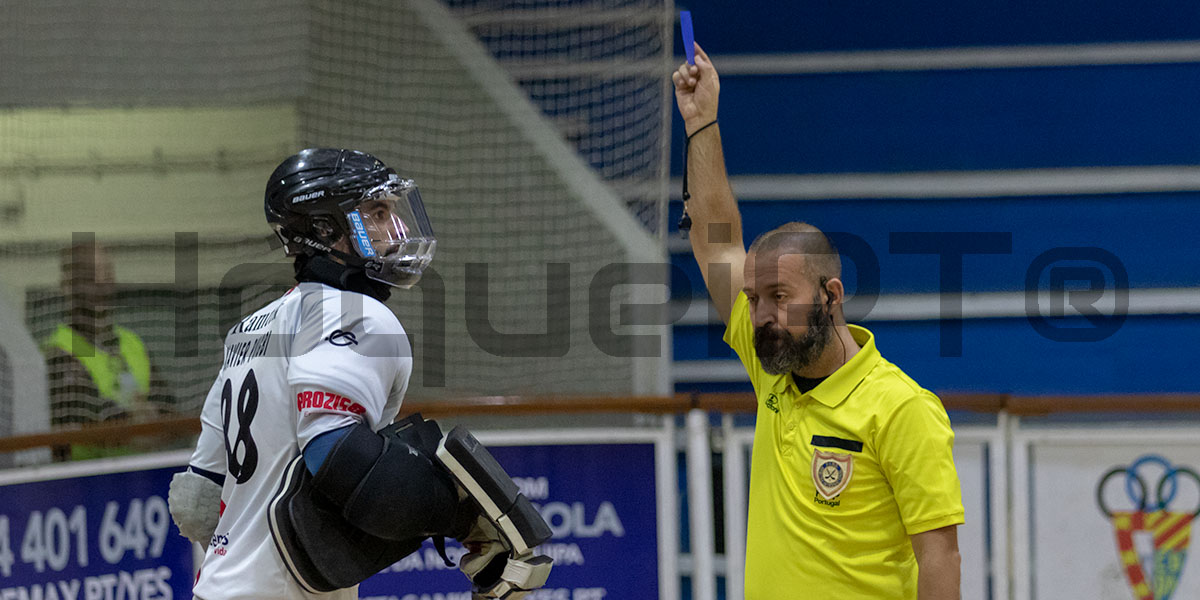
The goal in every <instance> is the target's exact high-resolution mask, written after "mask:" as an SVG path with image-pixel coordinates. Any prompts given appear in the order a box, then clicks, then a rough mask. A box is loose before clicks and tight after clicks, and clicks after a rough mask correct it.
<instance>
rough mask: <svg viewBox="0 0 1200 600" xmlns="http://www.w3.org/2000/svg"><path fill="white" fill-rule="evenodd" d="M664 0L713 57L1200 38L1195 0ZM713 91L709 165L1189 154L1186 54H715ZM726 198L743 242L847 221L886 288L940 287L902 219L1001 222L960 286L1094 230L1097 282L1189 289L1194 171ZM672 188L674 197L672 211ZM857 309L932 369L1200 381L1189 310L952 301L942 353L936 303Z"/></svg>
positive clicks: (821, 165)
mask: <svg viewBox="0 0 1200 600" xmlns="http://www.w3.org/2000/svg"><path fill="white" fill-rule="evenodd" d="M679 8H681V9H689V10H691V11H692V12H693V19H694V21H695V25H696V39H697V41H699V42H700V43H701V44H702V45H703V46H704V47H705V49H706V50H707V51H709V53H710V54H711V55H712V57H713V60H714V62H715V64H716V65H717V67H718V69H720V68H721V61H722V58H725V57H729V56H733V55H736V54H759V53H773V54H782V55H786V54H790V53H807V52H820V51H845V50H913V49H923V48H952V47H959V46H1007V47H1013V48H1020V47H1022V46H1028V45H1042V44H1050V45H1069V44H1078V43H1114V42H1120V43H1158V42H1171V41H1195V40H1200V4H1197V3H1194V2H1151V3H1130V2H1117V1H1113V0H1105V1H1102V2H1099V3H1097V2H1094V1H1093V2H1084V1H1082V0H1065V1H1064V2H1055V3H1044V2H1026V1H1022V2H1008V3H1000V4H997V3H994V2H980V1H977V0H965V1H961V2H954V3H928V2H917V1H915V0H900V1H899V2H888V3H879V2H850V3H846V2H839V3H820V2H818V3H800V4H796V3H790V2H787V3H785V2H749V3H731V2H716V1H705V2H688V3H686V4H683V5H680V6H679ZM676 46H677V51H678V52H680V53H681V47H680V46H679V44H678V42H677V43H676ZM1068 50H1069V48H1068ZM731 62H733V61H731ZM721 92H722V94H721V113H720V118H721V130H722V137H723V140H724V142H725V150H726V160H727V165H728V169H729V172H730V174H731V175H732V176H735V177H741V178H751V179H752V178H754V177H757V176H763V175H768V176H769V175H807V174H833V175H843V176H851V175H853V174H855V173H914V172H921V173H927V174H928V173H937V172H953V171H993V170H995V171H1004V170H1013V169H1035V168H1036V169H1062V168H1079V167H1100V168H1104V167H1147V166H1156V167H1157V166H1175V167H1197V166H1200V110H1198V109H1197V102H1196V100H1197V99H1198V98H1200V61H1198V62H1192V63H1187V62H1184V63H1168V62H1164V63H1160V64H1127V65H1119V64H1112V65H1095V64H1080V65H1078V66H1052V67H1043V66H1030V67H1025V68H991V69H959V70H919V69H917V70H910V71H886V72H883V71H880V72H834V73H826V74H811V73H808V74H805V73H794V74H781V75H770V76H767V75H753V74H745V75H743V74H739V73H737V72H736V71H734V72H727V71H722V73H721ZM673 119H674V121H673V127H674V132H675V133H674V135H673V136H672V141H673V143H674V148H673V150H672V173H673V174H674V175H675V176H678V175H679V173H680V172H681V156H680V154H681V151H682V148H681V142H682V139H683V134H682V127H681V125H682V124H681V122H680V121H679V118H678V114H677V113H674V117H673ZM742 200H743V201H742V202H741V204H740V208H741V211H742V217H743V224H744V229H745V238H746V242H747V243H749V241H750V240H751V239H753V237H754V236H755V235H757V234H759V233H761V232H763V231H766V230H768V229H770V228H772V227H774V226H777V225H779V224H781V223H784V222H787V221H794V220H802V221H807V222H810V223H813V224H815V225H817V226H819V227H821V228H822V229H824V230H825V231H827V232H830V233H831V234H835V235H843V236H851V241H853V240H861V242H862V248H863V250H860V251H859V252H857V253H855V252H851V253H849V254H850V255H851V257H852V258H853V257H854V256H855V255H856V254H858V255H861V254H862V253H863V252H866V253H867V254H868V255H869V258H871V259H872V260H876V261H877V262H878V282H879V283H878V292H879V293H881V294H884V295H887V294H911V293H933V292H938V291H940V290H944V289H945V288H944V286H943V283H942V282H940V279H939V277H940V275H939V269H938V266H939V263H938V258H937V257H936V256H933V255H916V254H905V253H902V252H900V251H899V248H898V247H897V244H901V245H902V242H903V240H902V239H899V238H902V237H903V236H904V235H905V234H906V233H909V232H925V233H926V236H923V238H922V239H928V236H940V237H938V238H935V239H941V240H945V239H947V236H951V235H954V234H955V233H958V234H961V233H962V232H986V233H990V234H1001V239H1005V240H1006V239H1011V250H1009V251H1005V252H1001V253H995V254H986V255H971V256H968V257H967V258H966V260H965V263H964V264H965V267H964V272H963V278H962V286H963V289H964V290H966V291H969V292H1016V291H1023V290H1025V289H1026V279H1027V277H1028V276H1029V272H1030V270H1031V265H1032V264H1033V263H1034V262H1035V260H1036V259H1037V257H1039V255H1042V254H1043V253H1044V252H1047V251H1049V250H1052V249H1054V248H1063V247H1087V248H1098V249H1100V253H1099V255H1102V256H1104V257H1106V258H1105V260H1106V261H1108V263H1116V264H1115V265H1114V264H1103V265H1100V268H1101V270H1102V271H1103V272H1105V273H1106V274H1107V276H1106V283H1107V284H1108V285H1114V284H1115V282H1116V281H1117V279H1118V275H1117V274H1116V273H1118V272H1120V271H1122V270H1123V271H1124V276H1125V278H1126V279H1127V283H1126V285H1128V286H1129V287H1130V288H1132V289H1134V290H1137V289H1140V288H1184V289H1185V290H1186V289H1191V290H1193V291H1197V292H1200V236H1197V228H1198V226H1200V186H1196V189H1190V188H1185V190H1184V191H1167V190H1163V191H1159V192H1153V191H1152V192H1146V193H1108V194H1104V193H1094V192H1086V193H1085V192H1083V191H1082V190H1081V191H1080V192H1079V193H1077V194H1072V195H1057V196H1030V197H1011V198H1009V197H1002V198H992V197H979V198H971V197H963V198H930V199H894V198H855V199H836V200H802V199H798V198H797V199H786V198H785V199H782V200H780V199H775V200H769V201H768V200H762V199H756V198H749V197H745V198H742ZM679 210H680V204H679V203H678V202H675V203H673V204H672V207H671V217H670V223H671V224H672V226H673V225H674V223H675V222H676V221H677V220H678V216H679ZM898 236H899V237H898ZM1009 236H1011V238H1009ZM981 237H982V236H981V235H968V236H965V237H964V238H963V240H964V241H966V242H978V241H979V239H981ZM835 240H836V237H835ZM848 245H849V244H843V248H846V247H847V246H848ZM671 260H672V263H673V265H675V267H676V269H674V274H673V278H672V293H673V296H674V298H675V299H677V300H679V301H680V302H682V301H685V300H687V299H689V298H693V297H700V298H703V297H705V296H706V295H707V293H706V291H705V290H704V285H703V280H702V279H701V277H700V274H699V271H698V268H697V267H696V265H695V263H694V261H693V260H692V257H691V255H690V253H687V252H679V253H676V254H673V255H672V257H671ZM867 262H868V263H869V262H870V260H868V261H867ZM1069 262H1070V264H1072V265H1074V266H1083V265H1084V264H1085V263H1086V262H1087V261H1083V260H1074V261H1069ZM845 265H846V272H845V280H846V281H847V284H848V287H849V289H850V290H851V291H852V292H853V291H856V290H858V291H871V290H870V289H869V288H870V287H871V286H870V285H869V283H870V281H871V278H870V277H863V275H864V273H860V272H859V269H860V268H863V265H861V264H856V262H855V261H854V260H847V261H845ZM1035 271H1036V270H1035ZM1039 281H1041V282H1043V283H1042V284H1041V285H1044V281H1045V279H1044V278H1043V279H1041V280H1039ZM859 288H862V289H861V290H860V289H859ZM866 324H867V325H868V326H869V327H870V328H871V329H873V330H874V331H875V333H876V334H877V336H878V344H879V347H880V348H881V350H882V351H883V352H884V355H885V356H887V357H888V358H889V359H890V360H892V361H893V362H895V363H897V364H899V365H900V366H901V367H902V368H904V369H905V370H906V371H908V372H909V373H910V374H911V375H913V377H914V378H916V379H917V380H918V381H919V382H921V383H922V384H923V385H925V386H926V387H929V388H931V389H934V390H939V391H979V392H1001V393H1005V392H1007V393H1018V394H1104V393H1134V392H1139V393H1140V392H1200V374H1198V372H1196V371H1195V370H1194V369H1191V368H1190V367H1191V362H1192V360H1191V358H1190V357H1191V356H1192V355H1194V353H1192V352H1189V351H1188V350H1186V348H1187V347H1188V346H1189V345H1190V342H1189V340H1191V339H1195V337H1196V335H1197V334H1200V316H1198V315H1187V314H1146V315H1140V314H1139V315H1131V316H1129V317H1128V318H1127V319H1126V320H1125V321H1124V323H1123V324H1122V325H1121V327H1120V328H1119V329H1118V330H1117V331H1116V332H1115V333H1113V334H1112V335H1111V336H1109V337H1107V338H1105V339H1103V340H1098V341H1091V342H1065V341H1055V340H1052V339H1047V338H1046V337H1043V336H1042V335H1041V334H1039V333H1038V332H1037V331H1035V329H1034V328H1033V326H1032V325H1031V324H1030V323H1029V321H1028V320H1027V319H1025V318H1001V317H993V318H978V319H967V320H965V321H963V322H961V323H960V325H961V331H962V333H961V340H962V344H961V353H959V352H954V351H952V352H950V354H961V355H960V356H947V355H946V352H945V347H944V345H943V340H942V337H941V336H942V332H943V330H944V325H945V324H944V323H940V322H938V321H936V320H913V321H870V322H868V323H866ZM1065 324H1068V323H1067V322H1060V323H1058V325H1065ZM721 331H722V327H721V326H720V325H719V324H715V325H677V326H676V327H675V345H674V351H675V358H676V360H677V361H689V360H714V359H716V360H733V359H732V356H731V354H730V353H729V351H728V349H727V348H725V347H724V345H723V343H722V342H721V341H720V336H721ZM1181 348H1183V349H1181ZM677 388H678V389H680V390H712V391H715V390H743V389H748V387H747V385H746V383H745V382H744V380H741V379H738V380H731V381H726V382H718V383H696V382H687V381H681V382H678V383H677Z"/></svg>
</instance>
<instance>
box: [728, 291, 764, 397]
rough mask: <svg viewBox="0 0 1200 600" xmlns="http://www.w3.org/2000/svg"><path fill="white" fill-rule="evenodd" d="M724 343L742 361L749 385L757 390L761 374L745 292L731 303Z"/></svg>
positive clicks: (748, 303) (739, 294)
mask: <svg viewBox="0 0 1200 600" xmlns="http://www.w3.org/2000/svg"><path fill="white" fill-rule="evenodd" d="M725 343H726V344H729V347H730V348H733V351H734V352H736V353H737V355H738V358H739V359H741V361H742V367H744V368H745V369H746V374H747V375H748V376H749V377H750V383H751V384H752V385H753V386H754V389H755V391H757V390H758V374H759V373H760V372H762V367H760V366H759V362H758V355H757V354H755V352H754V325H753V324H752V323H751V322H750V302H749V300H747V299H746V293H745V292H738V296H737V299H735V300H734V301H733V311H732V312H731V313H730V314H729V324H728V325H726V326H725Z"/></svg>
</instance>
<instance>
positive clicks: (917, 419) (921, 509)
mask: <svg viewBox="0 0 1200 600" xmlns="http://www.w3.org/2000/svg"><path fill="white" fill-rule="evenodd" d="M877 444H878V447H879V448H878V451H879V458H880V463H881V466H882V467H883V472H884V475H886V476H887V479H888V482H889V483H891V485H892V490H893V492H894V493H895V498H896V504H897V505H898V506H899V507H900V518H901V520H902V521H903V522H904V529H905V531H907V532H908V535H916V534H918V533H922V532H925V531H930V530H933V529H937V528H939V527H945V526H947V525H958V524H961V523H962V522H963V505H962V492H961V490H960V485H959V481H958V471H957V470H956V469H955V467H954V430H953V429H951V428H950V418H949V417H948V416H947V415H946V409H945V408H944V407H943V406H942V403H941V400H939V399H938V397H937V396H935V395H933V394H932V393H930V392H927V391H924V390H922V391H921V392H920V393H919V394H917V395H916V396H914V397H912V398H910V399H908V400H906V401H904V402H901V403H899V405H898V406H897V407H896V409H895V410H894V411H893V412H892V413H891V414H890V415H888V416H887V418H886V421H885V422H884V423H883V424H882V426H881V427H880V430H879V435H878V438H877Z"/></svg>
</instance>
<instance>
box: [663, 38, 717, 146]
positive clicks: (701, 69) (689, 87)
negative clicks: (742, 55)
mask: <svg viewBox="0 0 1200 600" xmlns="http://www.w3.org/2000/svg"><path fill="white" fill-rule="evenodd" d="M671 81H672V82H674V83H675V103H676V104H678V105H679V115H680V116H682V117H683V127H684V130H686V131H687V134H688V135H691V134H693V133H695V131H696V130H697V129H700V128H701V127H704V126H705V125H707V124H709V123H711V122H713V121H715V120H716V118H717V97H718V96H719V95H720V93H721V80H720V79H719V78H717V70H716V69H715V68H713V64H712V61H711V60H709V58H708V55H707V54H705V53H704V50H703V49H701V48H700V44H696V64H694V65H689V64H687V62H686V61H685V62H684V63H683V64H682V65H679V68H678V69H676V70H675V72H674V73H671Z"/></svg>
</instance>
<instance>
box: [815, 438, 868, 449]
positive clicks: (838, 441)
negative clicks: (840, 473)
mask: <svg viewBox="0 0 1200 600" xmlns="http://www.w3.org/2000/svg"><path fill="white" fill-rule="evenodd" d="M812 445H814V446H825V447H828V448H841V449H842V450H849V451H851V452H862V449H863V443H862V442H859V441H856V440H848V439H845V438H840V437H833V436H829V435H814V436H812Z"/></svg>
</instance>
